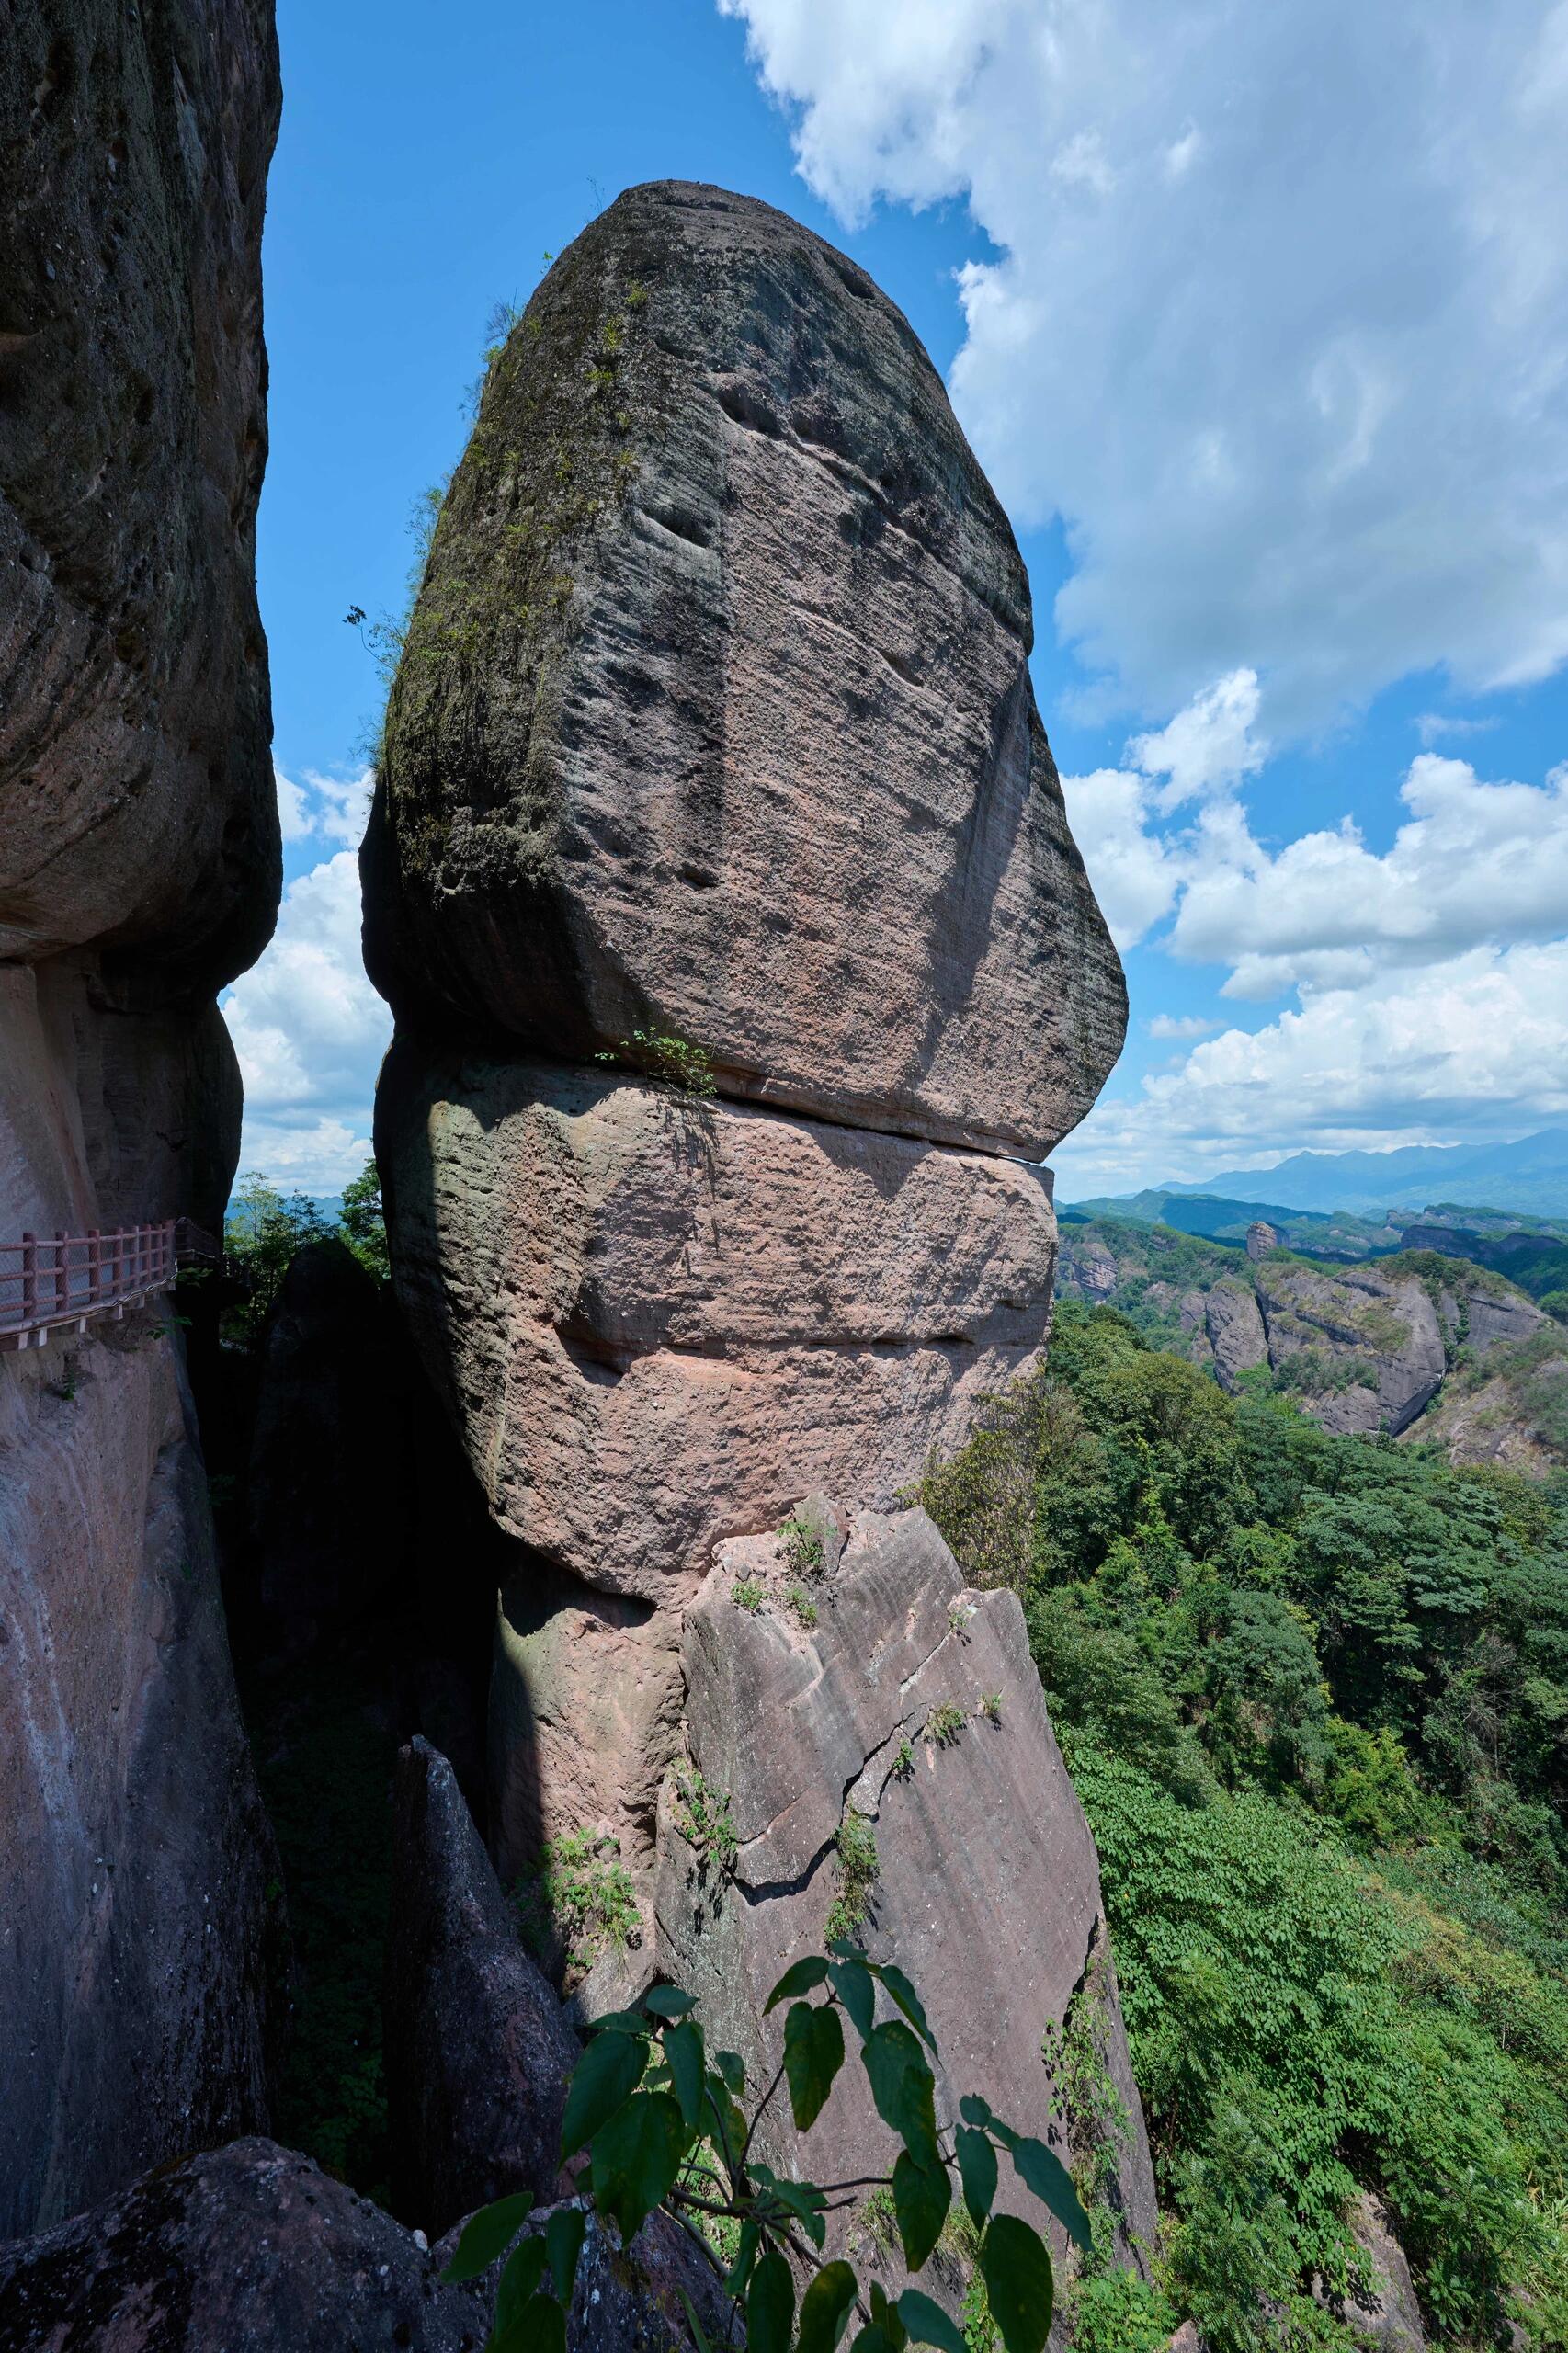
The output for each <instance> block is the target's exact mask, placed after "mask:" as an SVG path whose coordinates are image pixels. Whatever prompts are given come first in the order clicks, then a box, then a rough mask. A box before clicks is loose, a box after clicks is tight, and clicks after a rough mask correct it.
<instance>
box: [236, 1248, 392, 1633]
mask: <svg viewBox="0 0 1568 2353" xmlns="http://www.w3.org/2000/svg"><path fill="white" fill-rule="evenodd" d="M410 1371H411V1367H410V1364H409V1362H408V1342H407V1339H406V1337H405V1336H404V1334H403V1327H402V1324H400V1322H399V1321H398V1317H397V1314H396V1312H395V1310H394V1309H393V1306H392V1301H391V1298H390V1297H389V1295H388V1294H387V1292H386V1290H384V1289H383V1287H382V1286H381V1284H379V1283H378V1282H377V1281H376V1279H375V1277H374V1276H373V1275H371V1274H369V1272H368V1271H367V1270H366V1268H365V1267H362V1266H360V1264H359V1262H358V1259H357V1258H356V1257H355V1256H354V1254H353V1252H352V1251H351V1250H349V1249H348V1248H347V1245H345V1244H344V1243H342V1242H338V1241H335V1240H332V1241H323V1242H312V1243H307V1244H306V1245H304V1247H303V1248H302V1249H301V1250H298V1251H296V1253H295V1255H294V1257H293V1259H292V1261H291V1263H290V1267H289V1271H288V1273H287V1274H286V1275H285V1277H284V1279H283V1285H282V1289H281V1290H280V1291H279V1293H278V1303H277V1306H276V1308H275V1309H274V1311H273V1314H272V1319H271V1322H270V1323H269V1324H268V1326H267V1338H266V1343H265V1347H264V1349H263V1355H262V1364H261V1378H260V1385H259V1389H258V1392H257V1396H256V1421H255V1427H254V1431H253V1435H252V1438H251V1449H250V1472H249V1479H248V1482H247V1488H248V1494H249V1498H250V1514H251V1534H252V1538H253V1540H254V1544H255V1552H256V1598H257V1600H258V1602H259V1605H260V1610H261V1618H262V1624H263V1626H264V1628H265V1630H266V1633H267V1637H268V1638H269V1640H270V1641H271V1642H274V1643H278V1644H280V1646H281V1647H282V1648H283V1649H284V1650H285V1651H288V1652H294V1653H299V1652H302V1651H305V1650H308V1649H309V1648H310V1647H311V1646H312V1644H313V1643H315V1642H316V1640H317V1639H318V1637H319V1636H321V1635H322V1634H324V1633H331V1632H335V1631H340V1630H342V1629H343V1628H344V1627H346V1626H348V1625H350V1624H351V1623H352V1622H353V1621H354V1620H357V1619H358V1618H361V1617H363V1616H364V1615H365V1614H366V1613H367V1611H368V1610H369V1609H370V1608H372V1607H373V1606H374V1604H375V1603H376V1602H377V1601H378V1600H379V1599H385V1598H386V1597H388V1596H389V1595H392V1594H396V1593H397V1592H398V1591H399V1590H400V1588H401V1587H402V1586H403V1580H404V1577H405V1574H406V1570H407V1554H408V1550H409V1545H410V1541H411V1536H412V1531H413V1527H414V1475H413V1459H412V1449H411V1443H410V1433H409V1417H410V1409H411V1387H410Z"/></svg>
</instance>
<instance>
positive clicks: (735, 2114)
mask: <svg viewBox="0 0 1568 2353" xmlns="http://www.w3.org/2000/svg"><path fill="white" fill-rule="evenodd" d="M708 2103H709V2105H708V2112H707V2116H706V2118H705V2120H704V2121H703V2124H702V2131H703V2132H704V2134H705V2135H706V2137H707V2138H708V2139H709V2140H710V2141H711V2142H712V2143H713V2146H714V2148H715V2150H716V2151H717V2152H718V2155H719V2159H720V2162H721V2164H723V2165H733V2164H738V2162H739V2160H740V2154H741V2151H742V2150H743V2149H744V2146H745V2139H746V2120H745V2117H744V2114H743V2113H742V2111H741V2109H740V2107H739V2105H738V2104H737V2102H736V2101H734V2100H733V2099H732V2098H731V2097H730V2093H729V2087H728V2086H727V2085H726V2084H725V2082H724V2079H723V2077H722V2075H720V2074H719V2073H718V2072H717V2070H716V2069H714V2068H712V2067H710V2068H709V2070H708Z"/></svg>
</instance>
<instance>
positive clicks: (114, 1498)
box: [0, 1313, 277, 2237]
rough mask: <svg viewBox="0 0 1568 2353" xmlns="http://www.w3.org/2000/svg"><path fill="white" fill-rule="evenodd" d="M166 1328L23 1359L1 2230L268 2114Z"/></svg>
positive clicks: (13, 1559)
mask: <svg viewBox="0 0 1568 2353" xmlns="http://www.w3.org/2000/svg"><path fill="white" fill-rule="evenodd" d="M157 1323H158V1318H157V1316H156V1315H155V1314H153V1313H149V1314H145V1315H142V1316H139V1317H136V1318H133V1319H131V1320H128V1321H127V1322H126V1323H124V1324H103V1325H100V1326H98V1327H97V1330H96V1332H93V1333H90V1334H89V1335H88V1336H86V1337H85V1338H83V1339H81V1340H77V1341H74V1342H73V1343H72V1344H71V1347H70V1350H69V1352H68V1353H67V1351H66V1350H64V1349H63V1348H61V1347H56V1348H54V1349H52V1350H51V1351H47V1352H38V1351H33V1350H29V1351H28V1353H27V1354H26V1355H23V1356H6V1357H3V1358H0V1726H3V1727H4V1737H0V1821H3V1822H4V1823H5V1825H6V1832H5V1836H4V1838H3V1839H0V2020H3V2021H4V2027H3V2030H0V2237H5V2236H9V2235H11V2234H19V2233H21V2232H25V2231H29V2230H33V2229H35V2228H37V2227H39V2226H40V2224H43V2223H49V2222H54V2221H56V2220H57V2219H58V2218H59V2217H60V2216H62V2215H64V2214H70V2213H74V2212H75V2211H77V2210H78V2209H79V2208H81V2207H83V2206H86V2205H89V2204H91V2203H92V2201H93V2200H96V2199H99V2198H102V2197H104V2196H105V2195H106V2194H107V2193H108V2191H110V2190H112V2189H114V2188H118V2187H119V2185H120V2184H121V2183H122V2182H125V2181H128V2180H129V2179H131V2177H132V2176H133V2175H135V2174H137V2173H140V2172H141V2171H142V2169H143V2168H144V2167H145V2166H148V2165H155V2164H157V2163H158V2162H159V2161H160V2160H161V2159H163V2158H165V2157H170V2156H174V2155H177V2154H180V2153H181V2152H183V2151H184V2150H187V2149H188V2148H190V2147H192V2146H193V2145H195V2146H199V2145H200V2144H201V2143H207V2142H211V2141H214V2140H220V2139H222V2138H223V2137H225V2136H226V2135H227V2134H229V2133H233V2132H239V2131H250V2130H253V2129H255V2127H256V2125H258V2124H263V2123H265V2121H266V2117H267V2103H266V2083H265V2074H266V2070H265V2060H266V2055H267V2054H266V2051H265V2047H264V2044H265V2020H266V1986H267V1944H268V1938H269V1931H270V1924H271V1923H272V1920H273V1904H274V1902H275V1898H276V1887H275V1885H273V1884H272V1882H274V1880H275V1874H276V1869H277V1866H276V1861H275V1859H274V1856H273V1850H272V1842H271V1837H270V1834H269V1832H268V1830H267V1824H266V1821H265V1819H264V1817H263V1815H262V1811H261V1804H260V1801H259V1799H258V1797H257V1794H256V1782H255V1779H254V1775H253V1771H252V1766H251V1756H250V1750H249V1747H248V1745H247V1744H246V1740H245V1736H244V1729H243V1727H242V1725H241V1722H240V1716H239V1710H238V1707H237V1705H236V1703H235V1699H234V1688H233V1674H232V1670H231V1667H230V1662H229V1648H228V1641H227V1636H226V1633H225V1630H224V1624H223V1614H222V1606H221V1604H220V1601H219V1597H218V1574H217V1566H216V1563H215V1561H214V1557H213V1547H212V1535H211V1523H210V1515H209V1510H208V1503H207V1490H206V1481H205V1477H204V1474H203V1471H202V1464H201V1456H200V1451H199V1447H198V1445H197V1443H196V1438H195V1431H194V1427H193V1421H192V1415H191V1408H190V1400H189V1395H188V1392H187V1389H186V1386H185V1382H184V1380H183V1376H182V1373H181V1369H180V1362H179V1358H178V1356H177V1354H176V1351H175V1349H174V1347H172V1346H171V1344H170V1342H169V1341H168V1340H167V1339H166V1338H165V1337H164V1336H162V1335H161V1334H160V1333H159V1331H158V1330H157ZM62 1375H65V1376H68V1377H67V1378H65V1379H62ZM67 1392H68V1393H67Z"/></svg>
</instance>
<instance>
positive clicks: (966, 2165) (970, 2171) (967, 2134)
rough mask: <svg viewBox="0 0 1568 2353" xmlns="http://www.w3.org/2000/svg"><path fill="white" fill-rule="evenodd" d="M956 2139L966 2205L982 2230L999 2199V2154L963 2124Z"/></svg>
mask: <svg viewBox="0 0 1568 2353" xmlns="http://www.w3.org/2000/svg"><path fill="white" fill-rule="evenodd" d="M953 2138H954V2143H955V2145H956V2148H957V2151H958V2160H959V2178H960V2181H961V2182H962V2183H963V2202H964V2204H965V2205H966V2206H967V2207H968V2208H969V2211H970V2214H971V2218H972V2219H973V2221H974V2222H976V2223H977V2224H978V2225H979V2227H980V2228H981V2229H982V2230H983V2229H984V2228H985V2218H986V2216H987V2214H989V2213H990V2211H991V2208H992V2203H993V2201H994V2199H995V2196H996V2152H995V2150H994V2148H993V2147H992V2145H991V2143H990V2142H989V2141H988V2140H987V2139H986V2137H985V2135H984V2133H983V2132H976V2131H973V2130H972V2129H971V2127H970V2126H969V2125H967V2124H960V2126H959V2129H958V2131H957V2132H956V2133H955V2134H954V2136H953Z"/></svg>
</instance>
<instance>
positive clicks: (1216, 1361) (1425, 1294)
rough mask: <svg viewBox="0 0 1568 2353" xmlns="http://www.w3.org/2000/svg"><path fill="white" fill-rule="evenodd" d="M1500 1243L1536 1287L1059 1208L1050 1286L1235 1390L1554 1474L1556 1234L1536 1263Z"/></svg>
mask: <svg viewBox="0 0 1568 2353" xmlns="http://www.w3.org/2000/svg"><path fill="white" fill-rule="evenodd" d="M1414 1231H1415V1233H1418V1234H1423V1235H1431V1236H1432V1237H1434V1238H1436V1239H1437V1240H1438V1241H1442V1240H1445V1239H1446V1238H1447V1235H1448V1229H1444V1228H1441V1227H1438V1226H1436V1225H1428V1226H1424V1227H1422V1228H1418V1229H1414ZM1508 1238H1509V1241H1510V1243H1511V1244H1513V1245H1516V1255H1515V1256H1513V1257H1512V1258H1511V1259H1510V1263H1511V1264H1517V1265H1518V1266H1519V1267H1520V1268H1521V1270H1522V1271H1523V1272H1524V1273H1525V1274H1526V1275H1527V1276H1528V1287H1527V1285H1526V1283H1523V1282H1520V1281H1517V1280H1511V1279H1509V1278H1508V1276H1506V1275H1505V1274H1503V1273H1502V1272H1500V1271H1499V1270H1498V1268H1497V1267H1495V1266H1493V1265H1487V1264H1478V1263H1476V1261H1475V1260H1473V1259H1471V1258H1469V1257H1467V1256H1460V1255H1459V1254H1458V1252H1457V1251H1455V1250H1454V1249H1452V1248H1434V1247H1432V1246H1430V1245H1429V1244H1427V1245H1425V1246H1416V1247H1411V1248H1407V1249H1403V1250H1400V1251H1396V1252H1393V1253H1392V1254H1383V1255H1381V1256H1378V1257H1376V1258H1375V1259H1368V1260H1363V1261H1361V1262H1360V1263H1358V1264H1355V1265H1351V1264H1345V1263H1341V1262H1337V1261H1335V1259H1333V1258H1324V1257H1321V1256H1317V1255H1315V1252H1314V1254H1313V1255H1310V1256H1309V1255H1305V1254H1304V1253H1303V1252H1302V1251H1301V1250H1297V1249H1289V1248H1284V1247H1280V1246H1276V1245H1277V1235H1276V1233H1275V1230H1274V1229H1272V1228H1269V1227H1267V1225H1263V1226H1258V1225H1255V1226H1254V1228H1253V1229H1252V1236H1251V1240H1250V1241H1249V1244H1248V1246H1247V1248H1245V1249H1238V1248H1236V1247H1233V1246H1232V1245H1228V1244H1226V1243H1224V1242H1221V1241H1219V1240H1215V1239H1211V1238H1209V1237H1206V1236H1201V1235H1198V1234H1193V1233H1178V1232H1177V1231H1176V1230H1175V1229H1174V1228H1173V1227H1170V1226H1166V1225H1158V1224H1140V1223H1136V1222H1131V1221H1127V1220H1122V1219H1110V1218H1094V1219H1082V1218H1073V1217H1067V1218H1064V1219H1063V1220H1062V1235H1061V1251H1060V1255H1059V1257H1058V1260H1057V1270H1056V1288H1057V1292H1058V1295H1059V1296H1061V1297H1065V1298H1068V1299H1078V1300H1083V1301H1085V1302H1089V1303H1091V1304H1095V1305H1109V1306H1113V1307H1116V1308H1118V1309H1119V1310H1120V1311H1121V1313H1124V1314H1125V1315H1126V1316H1127V1317H1128V1318H1129V1320H1130V1321H1131V1323H1133V1324H1136V1326H1137V1327H1138V1329H1139V1330H1140V1331H1141V1332H1142V1334H1143V1335H1144V1336H1145V1338H1146V1339H1148V1340H1149V1341H1151V1342H1152V1343H1153V1345H1154V1346H1156V1347H1166V1348H1172V1349H1174V1350H1176V1353H1177V1354H1179V1355H1181V1356H1184V1357H1186V1358H1187V1359H1188V1361H1189V1362H1191V1363H1193V1364H1196V1365H1198V1366H1199V1367H1201V1368H1203V1369H1206V1370H1210V1371H1211V1372H1212V1374H1213V1376H1214V1377H1215V1379H1216V1380H1217V1381H1219V1383H1220V1385H1221V1388H1222V1389H1225V1390H1227V1391H1230V1392H1233V1393H1234V1392H1239V1391H1240V1390H1242V1389H1243V1388H1246V1389H1249V1390H1252V1391H1254V1392H1262V1391H1268V1390H1271V1389H1272V1390H1275V1391H1278V1392H1285V1393H1288V1394H1290V1395H1291V1396H1294V1397H1296V1398H1298V1399H1299V1400H1300V1401H1301V1404H1302V1405H1303V1407H1304V1408H1305V1410H1306V1411H1307V1412H1308V1413H1310V1414H1312V1415H1313V1416H1314V1417H1315V1418H1316V1419H1317V1420H1319V1421H1320V1422H1322V1423H1323V1424H1324V1427H1326V1428H1328V1429H1338V1430H1360V1431H1365V1432H1369V1433H1371V1434H1372V1435H1374V1436H1375V1435H1377V1434H1379V1433H1380V1432H1386V1434H1387V1435H1388V1436H1390V1437H1392V1438H1399V1437H1407V1438H1410V1439H1411V1440H1412V1441H1413V1442H1422V1443H1425V1442H1428V1441H1430V1442H1432V1443H1436V1444H1440V1445H1442V1446H1443V1447H1444V1449H1446V1451H1447V1452H1448V1454H1449V1458H1450V1460H1451V1461H1455V1462H1483V1461H1496V1462H1500V1463H1502V1464H1504V1465H1505V1466H1506V1467H1508V1468H1510V1469H1514V1470H1519V1471H1524V1472H1530V1473H1532V1474H1533V1475H1536V1476H1540V1477H1546V1476H1550V1475H1552V1474H1554V1473H1555V1472H1560V1471H1562V1469H1564V1468H1568V1329H1565V1328H1564V1309H1565V1306H1568V1294H1564V1293H1563V1292H1562V1289H1561V1285H1560V1283H1559V1281H1558V1269H1557V1267H1556V1266H1555V1263H1554V1253H1555V1245H1554V1244H1551V1243H1550V1242H1548V1243H1547V1245H1546V1247H1545V1249H1544V1250H1543V1251H1541V1252H1539V1253H1537V1255H1536V1256H1534V1257H1533V1258H1530V1257H1529V1256H1528V1250H1529V1243H1530V1239H1531V1237H1528V1236H1520V1235H1517V1234H1514V1235H1510V1236H1509V1237H1508ZM1464 1240H1465V1242H1466V1243H1467V1244H1468V1243H1470V1242H1471V1241H1472V1240H1473V1241H1474V1242H1475V1246H1476V1247H1477V1248H1478V1249H1483V1250H1484V1249H1486V1248H1488V1246H1489V1245H1488V1242H1487V1239H1486V1238H1485V1237H1480V1238H1477V1237H1473V1236H1471V1235H1469V1234H1466V1235H1465V1236H1464ZM1521 1244H1522V1245H1523V1255H1519V1254H1518V1251H1517V1245H1521ZM1532 1292H1533V1295H1532Z"/></svg>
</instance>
